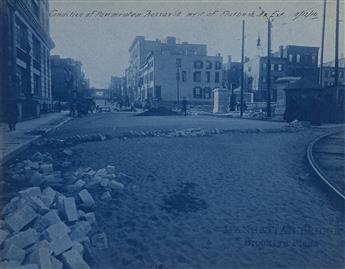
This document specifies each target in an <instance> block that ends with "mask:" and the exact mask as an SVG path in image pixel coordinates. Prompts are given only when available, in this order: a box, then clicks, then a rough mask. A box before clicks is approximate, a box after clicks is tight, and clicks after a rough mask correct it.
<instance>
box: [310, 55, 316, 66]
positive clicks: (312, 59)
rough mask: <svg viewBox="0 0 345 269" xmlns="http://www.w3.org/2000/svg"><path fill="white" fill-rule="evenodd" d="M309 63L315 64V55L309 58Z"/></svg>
mask: <svg viewBox="0 0 345 269" xmlns="http://www.w3.org/2000/svg"><path fill="white" fill-rule="evenodd" d="M311 62H312V63H313V64H315V63H316V55H315V54H313V55H312V56H311Z"/></svg>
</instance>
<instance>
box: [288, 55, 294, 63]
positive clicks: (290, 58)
mask: <svg viewBox="0 0 345 269" xmlns="http://www.w3.org/2000/svg"><path fill="white" fill-rule="evenodd" d="M292 61H293V55H292V54H289V62H290V63H292Z"/></svg>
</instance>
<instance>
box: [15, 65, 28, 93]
mask: <svg viewBox="0 0 345 269" xmlns="http://www.w3.org/2000/svg"><path fill="white" fill-rule="evenodd" d="M16 88H17V95H22V94H25V93H26V89H27V81H26V70H25V69H24V68H21V67H20V66H18V65H17V67H16Z"/></svg>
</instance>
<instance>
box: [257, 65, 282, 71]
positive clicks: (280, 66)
mask: <svg viewBox="0 0 345 269" xmlns="http://www.w3.org/2000/svg"><path fill="white" fill-rule="evenodd" d="M262 68H263V69H264V70H266V69H267V64H266V63H263V64H262ZM284 69H285V67H284V65H283V64H271V71H284Z"/></svg>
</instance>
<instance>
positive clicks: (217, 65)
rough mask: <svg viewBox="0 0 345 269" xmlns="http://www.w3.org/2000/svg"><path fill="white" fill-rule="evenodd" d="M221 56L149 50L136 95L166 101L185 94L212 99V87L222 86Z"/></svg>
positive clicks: (190, 97) (202, 100)
mask: <svg viewBox="0 0 345 269" xmlns="http://www.w3.org/2000/svg"><path fill="white" fill-rule="evenodd" d="M222 80H223V79H222V57H221V56H220V55H218V56H207V55H183V54H182V55H179V54H173V53H171V54H169V53H165V54H155V53H151V54H150V55H149V56H148V58H147V60H146V62H145V63H144V65H143V66H142V68H141V69H140V83H139V89H140V90H139V95H140V96H139V99H140V100H142V101H143V100H149V101H151V100H157V101H163V102H169V103H175V102H178V101H181V100H182V99H183V98H184V97H185V98H186V99H187V100H188V101H190V102H193V103H207V104H209V103H212V91H213V89H215V88H219V87H221V86H222Z"/></svg>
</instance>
